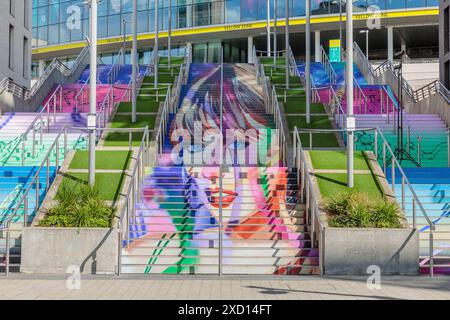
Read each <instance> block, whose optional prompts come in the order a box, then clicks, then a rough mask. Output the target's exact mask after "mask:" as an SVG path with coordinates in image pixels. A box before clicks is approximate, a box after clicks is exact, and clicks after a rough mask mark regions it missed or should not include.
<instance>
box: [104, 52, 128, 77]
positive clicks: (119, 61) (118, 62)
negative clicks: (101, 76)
mask: <svg viewBox="0 0 450 320" xmlns="http://www.w3.org/2000/svg"><path fill="white" fill-rule="evenodd" d="M124 57H125V53H124V48H123V47H122V48H120V50H119V53H118V54H117V56H116V59H114V63H113V65H112V66H111V69H109V71H108V74H107V75H106V76H107V78H108V83H111V84H114V83H115V82H116V78H117V75H118V74H119V72H120V68H121V67H122V65H123V64H124V63H123V62H124V61H125V59H124Z"/></svg>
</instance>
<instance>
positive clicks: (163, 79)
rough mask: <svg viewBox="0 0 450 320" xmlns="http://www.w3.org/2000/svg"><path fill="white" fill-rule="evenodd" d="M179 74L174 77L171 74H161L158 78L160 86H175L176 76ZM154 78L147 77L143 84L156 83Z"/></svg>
mask: <svg viewBox="0 0 450 320" xmlns="http://www.w3.org/2000/svg"><path fill="white" fill-rule="evenodd" d="M176 75H177V74H175V75H174V76H171V75H169V74H159V76H158V85H163V84H173V83H174V82H175V76H176ZM154 81H155V80H154V78H153V76H147V77H144V80H143V83H154Z"/></svg>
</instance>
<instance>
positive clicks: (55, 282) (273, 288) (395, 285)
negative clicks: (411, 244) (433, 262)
mask: <svg viewBox="0 0 450 320" xmlns="http://www.w3.org/2000/svg"><path fill="white" fill-rule="evenodd" d="M0 287H1V288H2V290H1V291H0V299H2V300H4V299H164V300H165V299H168V300H174V299H177V300H178V299H187V300H209V299H225V300H279V299H281V300H312V299H314V300H323V299H327V300H328V299H333V300H334V299H340V300H361V299H363V300H366V299H376V300H379V299H383V300H384V299H388V300H390V299H420V300H423V299H450V277H435V278H433V279H431V278H429V277H427V276H420V277H419V276H417V277H400V276H395V277H387V276H386V277H382V279H381V288H380V289H369V288H368V287H367V285H366V278H363V277H345V278H344V277H332V278H330V277H324V278H321V277H315V276H307V277H302V276H300V277H272V276H268V277H231V276H230V277H228V276H225V277H223V278H221V279H219V278H218V277H213V276H208V277H189V276H185V277H160V276H157V277H144V276H133V277H131V276H130V277H126V276H123V277H114V276H82V277H81V288H80V289H79V290H78V289H72V290H69V289H68V287H67V285H66V277H63V276H37V275H12V276H10V277H9V278H6V277H3V276H0Z"/></svg>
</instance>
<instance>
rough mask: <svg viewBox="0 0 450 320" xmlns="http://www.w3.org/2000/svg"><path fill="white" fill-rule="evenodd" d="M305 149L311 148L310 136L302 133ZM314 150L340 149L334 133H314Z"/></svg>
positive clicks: (301, 137)
mask: <svg viewBox="0 0 450 320" xmlns="http://www.w3.org/2000/svg"><path fill="white" fill-rule="evenodd" d="M300 140H301V141H302V146H303V148H309V134H308V133H300ZM312 145H313V148H338V147H339V143H338V141H337V139H336V135H335V134H334V133H314V134H313V141H312Z"/></svg>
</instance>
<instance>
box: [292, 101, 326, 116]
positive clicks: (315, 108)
mask: <svg viewBox="0 0 450 320" xmlns="http://www.w3.org/2000/svg"><path fill="white" fill-rule="evenodd" d="M284 111H285V112H286V113H287V114H289V113H306V101H304V100H303V99H291V98H290V99H288V101H287V102H286V103H285V104H284ZM311 113H324V114H325V113H326V112H325V108H324V106H323V104H321V103H311Z"/></svg>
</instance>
